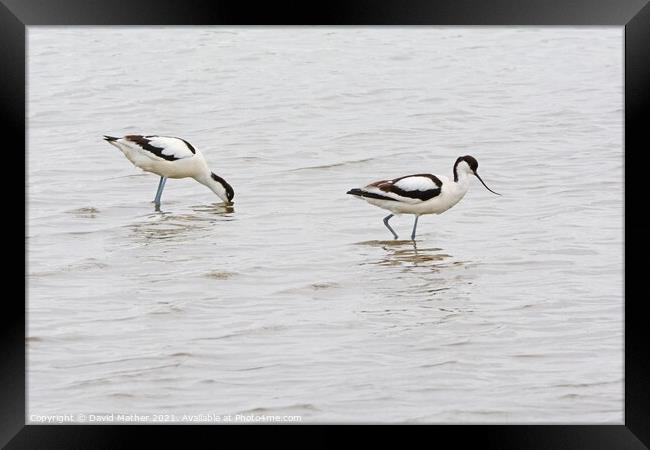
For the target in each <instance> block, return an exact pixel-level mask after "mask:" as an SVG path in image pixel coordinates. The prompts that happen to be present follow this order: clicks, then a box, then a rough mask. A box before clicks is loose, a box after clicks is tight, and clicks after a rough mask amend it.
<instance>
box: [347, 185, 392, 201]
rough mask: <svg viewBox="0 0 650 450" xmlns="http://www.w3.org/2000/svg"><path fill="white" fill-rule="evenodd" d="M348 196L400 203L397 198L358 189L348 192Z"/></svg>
mask: <svg viewBox="0 0 650 450" xmlns="http://www.w3.org/2000/svg"><path fill="white" fill-rule="evenodd" d="M346 194H350V195H356V196H357V197H368V198H376V199H378V200H392V201H394V202H397V201H399V200H397V199H396V198H392V197H386V196H385V195H381V194H375V193H373V192H366V191H362V190H361V189H356V188H355V189H350V190H349V191H348V192H346Z"/></svg>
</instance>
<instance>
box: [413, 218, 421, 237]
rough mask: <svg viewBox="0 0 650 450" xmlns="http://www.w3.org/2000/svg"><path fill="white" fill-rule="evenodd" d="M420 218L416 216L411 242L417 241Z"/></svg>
mask: <svg viewBox="0 0 650 450" xmlns="http://www.w3.org/2000/svg"><path fill="white" fill-rule="evenodd" d="M419 218H420V216H417V215H416V216H415V223H414V224H413V233H411V240H412V241H415V230H416V229H417V227H418V219H419Z"/></svg>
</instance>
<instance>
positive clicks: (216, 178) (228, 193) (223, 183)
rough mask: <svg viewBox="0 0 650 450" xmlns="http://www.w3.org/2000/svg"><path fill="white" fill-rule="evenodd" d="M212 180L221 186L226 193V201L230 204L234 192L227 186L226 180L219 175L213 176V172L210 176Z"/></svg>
mask: <svg viewBox="0 0 650 450" xmlns="http://www.w3.org/2000/svg"><path fill="white" fill-rule="evenodd" d="M211 176H212V179H213V180H214V181H216V182H217V183H219V184H220V185H221V186H223V188H224V190H225V191H226V198H227V199H228V201H229V202H232V199H233V198H234V197H235V191H234V190H233V188H232V186H231V185H229V184H228V183H227V182H226V180H224V179H223V178H221V177H220V176H219V175H217V174H215V173H214V172H213V173H212V174H211Z"/></svg>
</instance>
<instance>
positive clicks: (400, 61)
mask: <svg viewBox="0 0 650 450" xmlns="http://www.w3.org/2000/svg"><path fill="white" fill-rule="evenodd" d="M622 36H623V31H622V28H574V29H568V28H558V27H547V28H514V27H510V28H496V27H494V28H476V27H474V28H458V27H411V28H393V27H375V28H354V27H349V28H263V27H261V28H218V27H214V28H196V27H184V28H153V27H150V28H91V27H83V28H81V27H79V28H75V27H65V28H44V27H30V28H29V31H28V45H29V47H28V95H29V103H28V154H27V164H28V173H27V175H28V180H27V183H28V185H27V190H28V229H27V236H28V240H27V244H28V269H27V272H28V273H27V275H28V311H27V312H28V323H27V326H28V334H27V342H26V345H27V351H28V355H27V356H28V380H27V381H28V421H30V418H29V416H30V415H31V414H55V413H58V414H77V413H85V414H92V413H97V414H102V413H111V412H114V413H127V414H131V413H133V414H154V413H167V414H206V413H212V414H218V415H228V414H237V413H246V414H255V415H285V414H291V415H299V416H301V417H302V420H303V422H386V421H389V422H430V423H559V422H563V423H621V422H622V420H623V296H622V292H623V274H622V267H623V251H622V244H623V219H622V215H623V148H622V137H623V114H622V107H623V69H622V67H623V66H622V62H623V59H622V45H623V42H622ZM129 133H145V134H149V133H151V134H153V133H160V134H166V135H172V136H174V135H175V136H181V137H183V138H185V139H187V140H188V141H190V142H191V143H192V144H193V145H194V146H195V147H198V148H200V149H201V150H202V152H203V153H204V155H205V156H206V158H207V160H208V161H209V162H210V163H211V166H212V167H213V170H214V172H216V173H217V174H219V175H221V176H222V177H224V178H225V179H226V180H228V181H229V182H230V183H231V184H232V185H233V187H234V189H235V198H234V200H235V204H234V208H232V209H227V208H224V207H223V205H221V204H220V203H219V199H218V198H217V197H216V196H214V194H212V193H211V192H210V191H209V190H207V189H206V188H205V187H203V186H201V185H199V184H198V183H196V182H194V181H193V180H170V181H169V182H168V183H167V186H166V188H165V192H164V194H163V204H162V211H161V212H155V211H154V208H153V205H152V203H151V200H152V199H153V196H154V194H155V190H156V187H157V183H158V179H157V177H156V176H154V175H151V174H144V173H142V172H140V171H139V170H138V169H136V168H134V167H133V166H131V164H130V163H129V162H128V161H127V160H126V159H125V158H124V157H123V156H122V155H121V154H120V153H119V152H118V151H117V150H116V149H115V148H113V147H111V146H109V145H107V144H106V143H105V142H103V141H102V139H101V137H102V135H103V134H110V135H123V134H129ZM464 154H471V155H473V156H474V157H476V158H477V159H478V161H479V164H480V169H479V172H480V173H481V175H482V177H483V179H484V180H485V182H486V183H487V184H488V186H490V187H491V188H492V189H494V190H495V191H497V192H500V193H502V194H503V196H502V197H496V196H494V195H492V194H491V193H489V192H488V191H486V190H485V189H484V188H483V187H482V186H481V185H480V183H478V181H477V180H473V181H472V186H471V188H470V191H469V192H468V194H467V195H466V196H465V198H464V199H463V200H462V201H461V203H459V204H458V205H456V206H455V207H454V208H452V209H451V210H449V211H448V212H446V213H445V214H443V215H441V216H426V217H422V218H421V220H420V222H419V227H418V239H417V243H416V244H415V245H414V244H413V243H412V242H411V241H408V240H399V241H392V240H389V239H390V237H391V236H390V233H389V232H388V230H386V229H385V228H384V226H383V224H382V222H381V219H382V217H384V215H386V213H385V212H384V211H382V210H379V209H377V208H374V207H372V206H370V205H367V204H365V203H364V202H361V201H359V200H357V199H354V198H352V197H350V196H346V195H345V192H346V191H347V190H348V189H349V188H352V187H360V186H363V185H365V184H367V183H368V182H371V181H375V180H377V179H382V178H393V177H396V176H401V175H405V174H409V173H419V172H423V171H426V172H432V173H437V174H441V175H450V174H451V166H452V163H453V161H454V160H455V159H456V157H458V156H459V155H464ZM391 224H392V226H393V227H394V228H395V230H396V231H397V232H398V233H399V234H400V238H408V236H409V235H410V231H411V226H412V217H410V216H400V217H395V218H393V219H392V221H391Z"/></svg>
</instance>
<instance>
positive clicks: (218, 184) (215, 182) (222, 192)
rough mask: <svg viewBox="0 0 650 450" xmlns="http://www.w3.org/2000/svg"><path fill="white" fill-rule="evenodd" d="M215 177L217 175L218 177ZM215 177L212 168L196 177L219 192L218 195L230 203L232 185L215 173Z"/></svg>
mask: <svg viewBox="0 0 650 450" xmlns="http://www.w3.org/2000/svg"><path fill="white" fill-rule="evenodd" d="M214 177H216V179H215V178H214ZM214 177H213V173H212V172H211V171H210V170H207V172H206V173H205V174H202V175H201V176H199V177H196V178H195V180H196V181H198V182H199V183H201V184H203V185H205V186H207V187H208V189H210V190H211V191H212V192H214V193H215V194H217V196H218V197H219V198H220V199H221V200H223V201H224V202H225V203H230V199H229V198H228V188H229V187H230V186H229V185H228V183H226V181H225V180H224V179H223V178H221V177H218V176H216V175H214ZM230 189H232V188H230Z"/></svg>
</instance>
